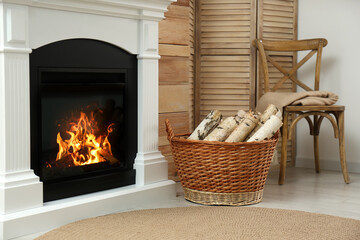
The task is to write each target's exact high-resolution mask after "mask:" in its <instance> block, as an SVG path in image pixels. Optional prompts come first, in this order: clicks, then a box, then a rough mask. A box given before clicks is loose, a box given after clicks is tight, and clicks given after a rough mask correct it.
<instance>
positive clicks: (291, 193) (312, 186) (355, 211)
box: [17, 168, 360, 240]
mask: <svg viewBox="0 0 360 240" xmlns="http://www.w3.org/2000/svg"><path fill="white" fill-rule="evenodd" d="M277 177H278V171H275V170H274V171H271V172H270V173H269V176H268V180H267V182H266V186H265V191H264V196H263V201H262V202H261V203H259V204H255V205H252V206H254V207H266V208H282V209H293V210H301V211H307V212H315V213H323V214H329V215H334V216H341V217H347V218H354V219H358V220H360V174H350V180H351V183H350V184H345V183H344V181H343V178H342V174H341V173H340V172H333V171H322V172H321V173H320V174H316V173H315V171H314V170H313V169H303V168H291V169H288V170H287V176H286V182H285V184H284V185H282V186H279V185H278V184H277ZM185 206H199V205H198V204H194V203H191V202H188V201H186V200H184V198H183V195H182V190H181V185H180V184H179V185H178V196H177V197H176V198H174V199H172V200H167V201H164V202H157V203H149V204H147V205H143V206H138V207H137V208H133V209H129V210H135V209H149V208H162V207H167V208H169V207H185ZM41 234H42V233H37V234H32V235H29V236H24V237H21V238H17V240H30V239H34V238H35V237H37V236H39V235H41Z"/></svg>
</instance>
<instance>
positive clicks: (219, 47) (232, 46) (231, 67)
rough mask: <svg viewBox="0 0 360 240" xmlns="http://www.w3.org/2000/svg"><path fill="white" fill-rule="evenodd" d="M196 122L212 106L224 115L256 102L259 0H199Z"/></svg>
mask: <svg viewBox="0 0 360 240" xmlns="http://www.w3.org/2000/svg"><path fill="white" fill-rule="evenodd" d="M196 2H197V4H196V14H197V21H196V23H197V25H196V35H197V36H196V41H197V45H196V47H197V48H196V66H197V67H196V88H195V89H196V91H197V92H196V93H195V94H196V101H195V123H199V122H200V120H201V119H203V118H204V117H205V116H206V115H207V114H208V113H209V112H210V111H211V110H213V109H217V110H220V111H221V112H222V113H223V116H225V117H226V116H230V115H234V114H236V112H237V111H238V110H239V109H249V107H250V106H251V107H254V104H255V98H254V97H255V83H254V79H255V71H256V70H255V52H254V49H253V48H252V47H251V45H250V42H251V40H252V39H254V38H255V37H256V1H254V0H197V1H196Z"/></svg>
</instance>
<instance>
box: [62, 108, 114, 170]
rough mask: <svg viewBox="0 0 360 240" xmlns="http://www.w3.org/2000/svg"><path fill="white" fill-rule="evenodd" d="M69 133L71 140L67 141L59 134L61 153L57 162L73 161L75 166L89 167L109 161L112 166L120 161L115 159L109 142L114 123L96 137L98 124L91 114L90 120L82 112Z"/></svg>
mask: <svg viewBox="0 0 360 240" xmlns="http://www.w3.org/2000/svg"><path fill="white" fill-rule="evenodd" d="M70 124H71V128H70V130H69V131H66V133H67V134H69V135H70V139H65V140H63V138H62V137H61V135H60V132H58V134H57V139H56V142H57V143H58V144H59V152H58V154H57V157H56V161H60V160H62V159H69V157H70V158H71V159H72V161H73V163H74V165H75V166H81V165H88V164H94V163H100V162H106V161H109V162H110V163H111V164H112V163H115V162H117V161H118V160H117V159H116V158H114V157H113V155H112V152H111V144H110V142H109V140H108V136H109V134H110V133H111V132H112V131H113V125H114V124H113V123H112V124H110V125H109V126H108V127H107V132H106V133H105V134H102V135H99V136H96V134H95V132H97V130H98V129H97V128H98V127H97V122H96V121H95V119H94V114H93V112H91V114H90V120H89V118H88V116H87V115H86V114H85V113H83V112H81V114H80V119H79V121H78V122H77V123H75V122H72V123H70Z"/></svg>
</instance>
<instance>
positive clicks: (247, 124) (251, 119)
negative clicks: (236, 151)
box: [225, 112, 259, 142]
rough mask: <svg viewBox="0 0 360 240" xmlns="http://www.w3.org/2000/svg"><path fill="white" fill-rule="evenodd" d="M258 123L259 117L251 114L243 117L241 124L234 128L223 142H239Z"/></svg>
mask: <svg viewBox="0 0 360 240" xmlns="http://www.w3.org/2000/svg"><path fill="white" fill-rule="evenodd" d="M258 121H259V116H258V115H257V114H254V113H253V112H249V113H247V114H246V115H245V117H244V119H243V120H242V122H241V123H240V124H239V126H237V127H236V128H235V130H234V131H233V132H232V133H231V134H230V136H229V137H228V138H227V139H226V140H225V142H241V141H244V139H245V138H246V137H247V135H249V133H250V132H251V131H252V130H253V129H254V128H255V127H256V125H257V123H258Z"/></svg>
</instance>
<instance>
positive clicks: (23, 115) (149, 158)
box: [0, 0, 175, 239]
mask: <svg viewBox="0 0 360 240" xmlns="http://www.w3.org/2000/svg"><path fill="white" fill-rule="evenodd" d="M173 1H174V0H116V1H115V0H99V1H88V0H0V73H1V74H0V132H1V133H2V134H0V238H4V239H7V238H13V237H17V236H21V235H24V234H29V233H31V232H36V231H44V230H47V229H49V228H53V227H56V226H59V225H62V224H66V223H68V222H71V221H75V220H80V219H82V218H86V217H93V216H98V215H103V214H108V213H112V212H116V211H120V210H126V209H130V208H131V207H133V206H134V204H136V205H139V204H142V203H143V204H144V203H146V202H148V201H160V200H164V199H166V198H170V197H172V196H175V185H174V182H173V181H169V180H168V178H167V162H166V160H165V158H164V157H163V156H162V155H161V153H160V152H159V151H158V59H159V58H160V56H159V54H158V22H159V21H160V20H161V19H162V18H163V17H164V12H165V11H166V10H167V6H168V4H170V3H171V2H173ZM75 38H88V39H94V40H100V41H104V42H107V43H110V44H113V45H115V46H118V47H120V48H122V49H124V50H126V51H128V52H129V53H132V54H135V55H137V59H138V151H137V156H136V158H135V161H134V168H135V169H136V184H135V185H132V186H128V187H123V188H116V189H112V190H107V191H102V192H98V193H93V194H87V195H82V196H78V197H73V198H68V199H63V200H58V201H53V202H48V203H45V204H44V203H43V195H42V194H43V187H42V183H41V182H40V180H39V178H38V177H37V176H36V175H35V174H34V172H33V170H32V169H30V103H29V89H30V88H29V54H30V53H31V51H32V49H36V48H38V47H41V46H44V45H46V44H49V43H52V42H56V41H60V40H65V39H75ZM100 200H101V201H100ZM117 202H118V203H119V204H116V203H117ZM105 203H107V204H110V206H111V207H108V206H109V205H108V206H107V207H104V206H105ZM103 204H104V205H103ZM89 208H91V211H88V209H89ZM84 209H87V211H85V210H84ZM85 212H86V213H85ZM70 213H71V214H70ZM54 214H55V215H54Z"/></svg>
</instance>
